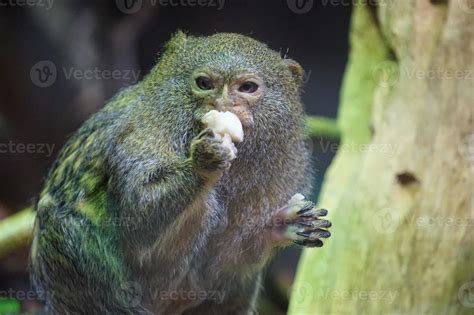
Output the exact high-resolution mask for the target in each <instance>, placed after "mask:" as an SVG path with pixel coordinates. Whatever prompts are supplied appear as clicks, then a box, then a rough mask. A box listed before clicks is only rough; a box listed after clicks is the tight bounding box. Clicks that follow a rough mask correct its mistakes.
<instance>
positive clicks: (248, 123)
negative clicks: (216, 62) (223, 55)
mask: <svg viewBox="0 0 474 315" xmlns="http://www.w3.org/2000/svg"><path fill="white" fill-rule="evenodd" d="M191 87H192V92H193V95H194V97H196V98H198V99H200V101H201V102H202V106H203V109H204V111H209V110H212V109H216V110H218V111H221V112H227V111H228V112H232V113H234V114H235V115H237V117H239V119H240V121H241V123H242V125H243V126H244V127H252V125H253V123H254V119H253V116H252V111H251V109H252V108H253V107H255V106H257V103H258V101H259V100H260V99H261V98H262V97H263V95H264V93H265V89H266V87H265V84H264V82H263V80H262V79H261V78H260V77H259V76H258V75H256V74H253V73H250V72H243V73H241V74H237V75H232V76H230V77H228V78H225V77H224V76H222V75H219V74H217V73H216V72H213V71H210V70H204V69H200V70H198V71H195V72H194V73H193V75H192V76H191Z"/></svg>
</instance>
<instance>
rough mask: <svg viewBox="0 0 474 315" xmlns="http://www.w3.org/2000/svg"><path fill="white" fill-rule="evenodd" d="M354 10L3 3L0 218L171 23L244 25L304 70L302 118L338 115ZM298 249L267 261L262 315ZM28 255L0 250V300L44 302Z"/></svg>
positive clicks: (142, 68) (279, 297)
mask: <svg viewBox="0 0 474 315" xmlns="http://www.w3.org/2000/svg"><path fill="white" fill-rule="evenodd" d="M350 13H351V6H350V1H324V0H314V1H313V0H288V1H286V0H278V1H276V0H265V1H251V0H249V1H244V0H199V1H198V0H160V1H158V0H117V1H84V0H83V1H79V0H77V1H72V0H61V1H58V0H31V1H22V0H8V1H1V2H0V38H1V41H0V45H1V46H0V69H1V71H0V145H1V144H3V146H2V147H3V148H8V149H7V150H2V152H0V179H1V180H0V220H2V219H4V218H6V217H8V216H10V215H12V214H13V213H15V212H17V211H19V210H21V209H23V208H26V207H29V206H30V204H31V202H32V201H33V200H34V198H35V196H36V194H37V193H38V192H39V190H40V188H41V184H42V181H43V179H44V178H45V176H46V174H47V171H48V167H49V166H50V165H51V163H52V162H53V160H54V159H55V157H56V155H57V154H58V152H59V150H60V149H61V146H62V145H63V143H64V142H65V141H66V140H67V138H68V137H69V136H70V135H71V133H73V132H74V131H75V130H76V129H77V128H78V127H79V126H80V125H81V123H82V122H83V121H84V120H86V119H87V118H88V117H89V116H90V115H91V114H92V113H94V112H96V111H97V110H99V109H100V108H101V107H102V106H103V105H104V102H106V101H107V99H109V98H111V97H112V96H113V95H114V94H115V93H116V92H117V91H119V90H120V89H122V88H124V87H126V86H128V85H131V84H135V83H136V82H137V81H139V80H140V79H141V78H142V77H143V76H144V75H146V74H147V73H148V71H149V70H150V69H151V67H152V66H153V65H154V64H155V63H156V60H157V58H158V55H159V53H160V51H161V50H162V47H163V45H164V43H165V42H166V41H167V40H168V39H169V38H170V36H171V35H172V34H173V33H174V32H175V31H176V30H177V29H181V30H183V31H186V32H188V33H190V34H192V35H208V34H213V33H215V32H236V33H241V34H245V35H249V36H252V37H254V38H256V39H258V40H260V41H263V42H265V43H267V44H268V45H269V46H270V47H271V48H273V49H274V50H277V51H280V52H281V53H282V54H287V55H288V56H289V57H291V58H293V59H295V60H297V61H298V62H300V63H301V65H302V66H303V67H304V69H305V70H306V81H307V82H306V87H305V93H304V96H303V100H304V104H305V106H306V110H307V112H308V114H311V115H319V116H325V117H335V116H336V113H337V104H338V93H339V88H340V85H341V79H342V75H343V71H344V68H345V64H346V60H347V53H348V28H349V17H350ZM322 141H324V142H327V141H329V140H326V139H313V155H314V158H315V163H316V164H315V167H316V170H317V172H316V173H317V178H316V183H315V188H314V193H313V196H312V198H313V199H316V200H317V195H318V193H319V188H320V183H321V181H322V178H323V176H324V172H325V170H326V168H327V166H328V164H329V163H330V161H331V159H332V157H333V152H330V151H328V150H323V148H324V147H326V148H327V146H326V145H323V144H322ZM5 151H6V152H5ZM324 151H326V152H324ZM299 254H300V250H299V249H298V248H290V249H288V250H286V251H284V252H282V253H280V255H279V256H278V257H277V259H275V260H274V262H273V263H272V264H271V265H270V266H269V268H268V270H267V276H266V280H265V289H264V293H263V295H262V299H261V302H260V309H261V310H263V311H262V313H271V314H284V313H285V312H286V308H287V303H288V301H287V298H288V296H287V294H288V289H289V287H290V286H291V284H292V281H293V278H294V273H295V269H296V264H297V262H298V258H299ZM27 255H28V249H27V248H23V249H18V250H17V251H16V252H15V253H14V254H13V255H8V256H7V257H3V258H0V305H2V304H1V303H3V305H7V304H8V305H9V306H8V307H10V309H11V307H13V308H15V307H16V308H19V307H21V309H22V311H23V312H30V311H35V310H38V309H39V308H38V307H39V306H38V302H37V301H36V299H35V297H34V295H33V293H32V291H31V289H30V285H29V281H28V275H27V272H26V268H27V264H26V261H27ZM12 305H13V306H12ZM0 312H2V310H1V308H0Z"/></svg>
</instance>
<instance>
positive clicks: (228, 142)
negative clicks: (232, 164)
mask: <svg viewBox="0 0 474 315" xmlns="http://www.w3.org/2000/svg"><path fill="white" fill-rule="evenodd" d="M218 137H220V136H218ZM222 144H223V145H224V146H225V147H227V148H229V150H230V153H231V159H235V158H236V156H237V148H236V147H235V145H234V143H232V139H231V137H230V136H229V134H227V133H226V134H225V135H224V137H223V138H222Z"/></svg>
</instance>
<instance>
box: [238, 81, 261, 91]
mask: <svg viewBox="0 0 474 315" xmlns="http://www.w3.org/2000/svg"><path fill="white" fill-rule="evenodd" d="M256 90H258V84H257V83H255V82H252V81H245V82H244V83H242V85H241V86H240V87H239V92H243V93H253V92H255V91H256Z"/></svg>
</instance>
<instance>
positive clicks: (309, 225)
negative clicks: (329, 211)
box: [298, 221, 313, 228]
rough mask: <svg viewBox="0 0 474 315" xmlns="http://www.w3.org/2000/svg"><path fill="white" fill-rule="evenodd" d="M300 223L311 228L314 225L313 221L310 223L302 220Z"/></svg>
mask: <svg viewBox="0 0 474 315" xmlns="http://www.w3.org/2000/svg"><path fill="white" fill-rule="evenodd" d="M298 224H299V225H302V226H306V227H310V228H312V227H313V225H312V224H311V223H308V222H303V221H300V222H298Z"/></svg>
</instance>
